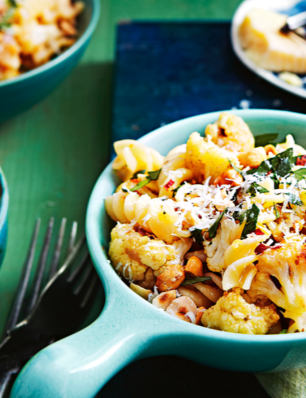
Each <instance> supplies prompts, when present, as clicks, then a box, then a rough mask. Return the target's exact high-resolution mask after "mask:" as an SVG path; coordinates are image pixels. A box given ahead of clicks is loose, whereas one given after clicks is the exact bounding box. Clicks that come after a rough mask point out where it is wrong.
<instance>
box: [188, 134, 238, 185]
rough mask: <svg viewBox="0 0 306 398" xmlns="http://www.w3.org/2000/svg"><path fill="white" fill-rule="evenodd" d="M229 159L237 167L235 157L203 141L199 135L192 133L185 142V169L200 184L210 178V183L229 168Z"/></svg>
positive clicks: (231, 153)
mask: <svg viewBox="0 0 306 398" xmlns="http://www.w3.org/2000/svg"><path fill="white" fill-rule="evenodd" d="M229 159H230V160H231V161H232V162H233V163H234V164H236V165H239V162H238V159H237V156H236V155H235V154H234V153H233V152H230V151H227V150H226V149H224V148H220V147H219V146H218V145H216V144H214V143H213V142H211V141H208V142H207V141H205V140H204V138H203V137H201V136H200V134H199V133H192V134H191V136H190V137H189V139H188V141H187V147H186V167H187V168H188V169H189V170H191V171H192V174H193V177H194V178H195V179H196V180H197V181H199V182H202V181H204V180H206V179H207V178H208V177H211V182H214V181H215V179H216V178H217V177H219V176H221V174H222V173H224V172H225V171H226V170H227V169H229V168H231V166H230V163H229Z"/></svg>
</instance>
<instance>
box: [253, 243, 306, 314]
mask: <svg viewBox="0 0 306 398" xmlns="http://www.w3.org/2000/svg"><path fill="white" fill-rule="evenodd" d="M257 268H258V270H259V271H260V272H259V273H258V274H257V275H256V277H255V279H254V280H253V283H252V285H251V289H250V290H249V292H248V295H249V296H250V297H252V298H253V299H255V298H256V296H257V295H264V296H267V297H268V298H269V299H270V300H271V301H273V302H274V303H275V304H276V305H278V306H279V307H281V308H284V309H285V310H287V311H289V312H291V313H295V314H298V315H301V314H302V313H304V312H306V245H305V244H303V242H302V240H291V241H289V242H285V241H283V242H282V245H281V247H280V248H278V249H274V250H273V249H268V250H266V251H265V252H264V253H263V254H262V255H261V256H259V258H258V264H257ZM271 277H274V278H276V279H277V281H278V282H276V283H279V284H280V288H278V287H279V286H278V287H277V286H275V284H274V282H273V280H272V279H271ZM291 315H292V314H291ZM285 316H286V313H285ZM287 316H288V313H287ZM288 318H292V316H288Z"/></svg>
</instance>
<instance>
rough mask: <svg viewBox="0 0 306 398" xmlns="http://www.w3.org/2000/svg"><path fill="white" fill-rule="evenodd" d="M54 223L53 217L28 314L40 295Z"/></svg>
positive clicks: (42, 250) (45, 240)
mask: <svg viewBox="0 0 306 398" xmlns="http://www.w3.org/2000/svg"><path fill="white" fill-rule="evenodd" d="M53 225H54V218H53V217H51V218H50V221H49V225H48V228H47V232H46V235H45V239H44V243H43V246H42V249H41V252H40V257H39V262H38V266H37V271H36V275H35V280H34V284H33V288H32V296H31V299H30V302H29V306H28V312H27V313H28V314H29V313H30V311H31V310H32V308H33V307H34V305H35V304H36V301H37V298H38V295H39V291H40V288H41V284H42V280H43V276H44V271H45V267H46V263H47V257H48V252H49V248H50V242H51V237H52V232H53Z"/></svg>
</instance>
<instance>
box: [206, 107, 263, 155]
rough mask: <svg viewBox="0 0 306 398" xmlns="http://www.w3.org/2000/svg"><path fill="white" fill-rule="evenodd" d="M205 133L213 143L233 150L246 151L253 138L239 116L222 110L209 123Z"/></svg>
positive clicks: (250, 146) (251, 145)
mask: <svg viewBox="0 0 306 398" xmlns="http://www.w3.org/2000/svg"><path fill="white" fill-rule="evenodd" d="M205 134H206V137H207V138H208V139H210V140H211V141H212V142H213V143H214V144H216V145H218V146H219V147H221V148H225V149H228V150H230V151H233V152H248V151H250V150H251V149H253V148H254V146H255V140H254V137H253V134H252V133H251V131H250V129H249V127H248V125H247V124H246V123H245V122H244V121H243V120H242V119H241V117H239V116H236V115H233V114H231V113H227V112H223V113H221V114H220V116H219V119H218V120H217V121H216V122H215V123H214V124H209V125H208V126H207V127H206V129H205Z"/></svg>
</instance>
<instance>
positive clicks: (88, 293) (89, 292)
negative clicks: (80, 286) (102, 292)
mask: <svg viewBox="0 0 306 398" xmlns="http://www.w3.org/2000/svg"><path fill="white" fill-rule="evenodd" d="M98 281H99V278H98V275H97V274H96V273H95V274H94V275H93V277H92V279H91V283H90V286H89V288H88V290H87V291H86V294H85V296H84V298H83V301H82V302H81V308H82V309H84V308H85V307H86V306H87V304H88V302H89V301H90V299H91V298H92V296H93V294H94V292H95V290H96V287H97V284H98Z"/></svg>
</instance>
